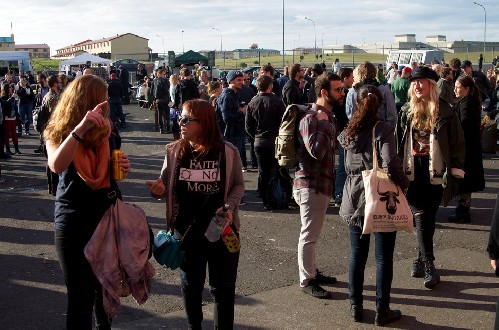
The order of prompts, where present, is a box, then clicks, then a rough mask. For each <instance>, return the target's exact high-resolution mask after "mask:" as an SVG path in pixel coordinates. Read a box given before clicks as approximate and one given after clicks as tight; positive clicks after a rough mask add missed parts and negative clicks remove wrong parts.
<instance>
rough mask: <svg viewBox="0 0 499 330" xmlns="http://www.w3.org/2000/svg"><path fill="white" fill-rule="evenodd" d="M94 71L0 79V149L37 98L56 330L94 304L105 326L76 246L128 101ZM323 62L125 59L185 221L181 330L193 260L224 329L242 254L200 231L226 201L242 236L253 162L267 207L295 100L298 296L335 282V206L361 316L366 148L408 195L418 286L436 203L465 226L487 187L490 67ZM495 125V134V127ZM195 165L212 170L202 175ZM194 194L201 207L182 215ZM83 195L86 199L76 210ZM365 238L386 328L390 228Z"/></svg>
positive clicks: (392, 315) (95, 211) (196, 321)
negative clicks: (60, 300) (226, 64)
mask: <svg viewBox="0 0 499 330" xmlns="http://www.w3.org/2000/svg"><path fill="white" fill-rule="evenodd" d="M99 68H100V67H98V68H95V69H91V68H86V69H84V70H83V71H82V72H81V74H75V77H74V79H73V81H72V82H70V83H68V79H67V77H66V76H65V75H64V74H57V75H53V76H50V77H46V76H45V75H43V74H39V75H37V77H36V81H34V80H33V79H34V77H33V76H32V75H31V73H28V72H27V73H26V74H24V73H23V74H22V75H21V73H20V75H19V76H17V77H15V76H14V75H13V74H11V73H8V74H6V75H5V77H4V79H3V80H2V81H1V89H0V106H1V109H2V115H1V116H0V119H1V120H0V146H1V150H0V158H2V159H7V158H10V157H11V156H12V155H13V154H14V153H15V154H20V153H21V150H20V146H19V138H18V132H21V133H23V134H25V135H30V134H31V133H30V128H31V124H32V116H31V114H32V111H33V109H34V108H38V107H39V108H40V111H38V112H37V127H36V130H37V131H38V132H40V148H39V149H37V150H35V152H36V153H44V154H45V156H46V157H47V159H48V161H47V163H48V166H47V180H48V187H49V193H51V194H53V195H54V196H56V212H55V223H56V231H55V242H56V249H57V253H58V255H59V259H60V263H61V267H62V269H63V274H64V279H65V281H66V286H67V290H68V313H67V324H68V328H73V327H82V326H85V327H86V328H90V327H91V316H92V310H93V308H94V307H95V314H96V320H97V326H98V328H109V326H110V320H109V319H108V318H106V317H105V313H104V311H103V306H102V300H101V298H102V297H100V298H99V295H102V288H101V285H100V284H99V283H98V281H97V280H96V278H95V275H94V274H93V273H92V271H91V268H90V266H89V265H88V262H87V261H86V260H85V258H84V255H83V249H84V247H85V245H86V243H87V242H88V240H89V239H90V237H91V235H92V233H93V231H94V230H95V228H96V226H97V224H98V223H99V221H100V218H101V217H102V214H103V213H104V212H105V210H106V208H107V207H108V206H109V205H110V204H111V203H112V202H113V198H121V193H120V191H119V188H118V185H117V183H116V181H115V180H114V179H113V178H112V177H110V171H111V170H110V165H109V156H110V152H112V151H113V150H115V149H119V148H120V144H121V139H120V133H119V131H118V128H121V129H124V128H126V127H127V123H126V116H125V114H124V112H123V107H122V105H123V104H127V103H129V102H130V101H129V99H128V96H129V95H128V88H129V81H128V79H129V74H128V72H127V71H126V70H125V69H124V68H118V71H117V72H114V71H113V72H110V75H109V77H101V74H98V73H100V72H101V71H102V70H99ZM333 68H334V72H332V71H333V70H331V71H328V70H327V68H326V67H325V65H323V64H322V65H321V64H316V65H314V66H312V67H308V68H304V67H302V66H301V65H300V64H291V65H289V66H288V67H286V68H285V69H284V75H283V76H281V77H277V76H276V74H275V72H276V71H275V69H274V68H273V67H272V66H271V65H270V64H268V65H264V66H262V67H261V69H260V70H259V71H257V72H256V73H255V74H254V76H250V75H249V74H247V73H245V72H243V71H240V70H230V71H229V72H227V74H226V75H225V76H224V77H223V79H221V80H219V81H210V80H209V78H208V74H207V72H206V70H205V69H203V65H202V63H201V64H200V65H198V66H197V67H195V68H194V69H191V68H189V67H181V68H180V71H179V74H178V75H177V74H173V73H172V72H171V70H170V69H169V68H168V67H166V66H164V67H161V68H159V69H157V70H155V72H154V73H153V75H152V77H149V76H148V75H147V72H146V71H144V68H143V67H141V66H139V67H138V69H137V72H136V78H137V80H138V82H139V85H140V87H139V88H138V91H137V99H138V100H139V104H140V105H141V106H142V107H145V108H147V109H150V110H151V111H152V114H153V116H154V126H153V127H152V129H153V130H154V131H157V132H159V133H160V134H167V133H171V134H172V136H173V139H174V141H173V142H172V143H170V144H168V145H167V148H166V155H165V161H164V165H163V169H162V171H161V173H160V176H159V178H158V179H157V180H155V181H148V182H146V184H147V185H148V186H149V189H150V192H151V195H152V196H153V197H155V198H166V201H167V202H166V205H167V217H166V220H167V226H168V229H169V230H172V231H173V232H174V233H175V235H176V236H177V238H180V237H182V236H183V235H184V234H185V232H186V231H187V230H188V228H190V221H191V219H193V218H194V219H196V227H195V230H194V231H193V234H191V236H192V237H193V238H191V239H190V240H189V241H188V242H187V243H186V244H185V245H184V249H185V252H186V253H185V258H184V261H183V263H182V265H181V267H180V269H181V271H180V278H181V288H182V296H183V299H184V305H185V311H186V314H187V319H188V324H189V327H190V328H195V329H198V328H201V321H202V319H203V315H202V309H201V306H202V299H201V298H202V290H203V287H204V283H205V280H206V266H208V271H209V284H210V291H211V293H212V294H213V295H214V297H215V326H216V327H219V328H224V329H225V328H232V326H233V322H234V297H235V288H236V278H237V268H238V263H239V252H237V253H231V252H229V251H228V250H227V249H226V248H225V246H224V243H223V242H221V241H220V240H219V241H217V242H209V241H208V240H207V239H206V238H205V237H204V232H205V231H206V228H207V226H208V225H209V222H210V220H211V218H212V217H213V215H214V214H215V213H216V212H220V211H221V210H222V208H223V206H224V205H225V204H227V205H228V211H227V212H228V218H229V223H230V224H231V226H232V228H233V230H234V231H235V232H236V234H237V235H239V226H240V222H241V219H240V216H239V214H238V208H239V206H241V205H244V199H243V197H244V178H243V173H244V172H246V171H250V170H252V169H257V170H258V188H257V195H258V196H259V197H260V198H261V199H262V202H263V203H262V204H263V210H265V211H269V210H272V207H271V204H270V201H269V198H270V196H269V195H268V194H267V187H268V186H269V183H270V181H271V180H272V178H274V177H279V178H280V179H281V180H283V181H286V180H288V181H289V178H290V177H291V176H290V175H291V174H290V173H288V171H284V172H285V173H283V169H282V168H279V164H278V162H277V160H276V158H275V148H276V145H275V144H276V142H275V141H276V137H277V135H278V131H279V127H280V125H281V120H282V117H283V114H284V113H285V111H286V108H287V107H289V106H291V105H302V106H304V108H306V109H307V110H304V114H303V116H302V117H300V118H299V121H298V124H297V130H296V156H297V160H298V162H297V165H296V168H295V169H294V178H293V179H292V181H289V182H288V184H289V188H286V189H285V190H287V191H286V193H287V194H288V195H289V198H290V199H291V200H292V202H291V204H292V205H295V206H296V207H297V208H299V215H300V221H301V229H300V233H299V235H298V278H299V284H300V287H301V290H302V291H303V292H304V293H306V294H309V295H311V296H312V297H315V298H320V299H324V298H328V297H330V292H328V291H327V290H326V289H324V288H323V286H322V285H324V284H329V285H331V284H334V283H336V278H335V277H334V276H330V275H327V274H324V273H322V272H321V271H320V270H319V267H318V265H317V263H316V254H317V242H318V240H319V238H320V233H321V230H322V226H323V223H324V220H325V217H326V211H327V209H328V207H329V204H330V202H331V201H333V203H334V205H335V206H337V207H339V208H340V211H339V214H340V216H341V218H342V219H343V220H344V223H345V225H347V226H348V232H349V237H350V246H351V251H350V256H349V286H348V290H349V298H350V304H351V305H350V309H349V310H350V313H351V316H352V319H353V320H354V321H355V322H360V321H362V320H363V315H364V301H363V285H364V270H365V266H366V262H367V257H368V252H369V245H370V236H371V235H369V234H367V235H366V234H362V226H363V222H364V207H365V191H364V188H363V185H362V175H361V173H362V171H363V170H367V169H371V168H372V167H373V159H372V155H373V146H374V148H376V150H374V151H375V152H377V154H378V155H379V159H380V164H379V165H380V166H382V167H384V168H385V169H386V171H387V173H388V175H389V176H390V178H391V179H392V180H393V181H394V182H395V183H396V184H397V185H398V186H399V187H400V188H401V190H402V191H403V193H404V194H406V197H407V200H408V202H409V204H410V205H411V207H412V211H413V214H414V223H415V227H416V233H417V235H416V236H417V242H415V245H416V246H417V255H416V258H415V259H414V262H413V265H412V268H411V270H410V274H408V275H410V276H412V277H416V278H423V285H424V286H425V287H426V288H429V289H432V288H434V287H436V286H437V285H438V283H439V282H440V274H439V273H438V271H437V270H436V268H435V265H434V260H435V254H434V250H433V249H434V244H433V240H434V233H435V220H436V219H435V217H436V213H437V211H438V209H439V206H440V205H441V204H443V205H444V206H446V205H448V203H449V202H450V201H451V200H453V199H455V200H456V201H457V207H456V209H455V210H454V213H453V214H452V215H451V216H450V217H449V219H448V220H449V221H450V222H454V223H469V222H471V221H472V214H471V212H470V208H471V202H472V193H473V192H478V191H481V190H483V189H484V187H485V177H484V170H483V163H482V144H485V143H483V137H482V131H483V130H484V127H485V124H488V123H489V122H490V121H493V122H494V121H495V118H496V117H497V116H496V114H497V112H498V110H497V86H498V85H499V84H497V78H496V76H495V74H494V72H493V71H491V70H488V71H487V72H486V73H484V72H483V71H482V70H481V69H479V70H473V66H472V63H471V62H469V61H463V62H461V61H460V60H459V59H457V58H455V59H452V60H451V61H449V64H448V65H447V64H445V63H436V62H435V63H432V65H430V66H425V65H420V64H418V63H414V64H413V65H412V66H411V67H398V66H397V64H396V63H393V64H392V65H391V67H390V68H389V69H388V70H387V72H386V74H384V73H383V74H380V68H379V67H378V68H377V67H376V66H375V65H373V64H372V63H370V62H364V63H361V64H359V65H358V66H357V67H355V68H348V67H345V66H342V65H341V64H340V63H339V61H337V62H335V65H334V67H333ZM123 77H125V78H126V79H125V78H123ZM103 78H108V79H107V80H104V79H103ZM32 86H33V87H32ZM486 100H487V101H488V102H485V101H486ZM482 104H483V105H484V106H482ZM482 111H483V113H482ZM482 114H485V115H486V116H484V119H482ZM18 126H19V131H17V129H18V128H17V127H18ZM494 127H495V130H497V123H496V124H495V126H494ZM483 136H485V134H483ZM494 136H495V141H494V142H495V143H497V134H496V135H494ZM373 139H374V140H375V143H374V144H373V143H371V141H373ZM11 140H12V144H13V148H14V152H12V150H11V148H10V141H11ZM247 144H249V159H247V154H248V153H247V149H246V147H247ZM494 146H495V144H494ZM494 152H495V149H494ZM336 154H338V157H337V160H338V163H337V164H335V160H336ZM119 166H120V167H121V169H122V170H123V171H124V172H128V171H129V170H130V168H131V166H130V162H129V161H128V158H127V156H126V155H124V156H123V157H122V160H121V161H120V163H119ZM198 172H199V173H198ZM201 172H203V173H205V172H209V173H210V175H209V178H205V177H204V176H203V175H202V174H201ZM185 173H189V176H186V174H185ZM215 173H216V175H215ZM198 174H199V175H198ZM208 185H210V187H208ZM81 196H84V199H83V200H82V199H81ZM344 196H349V197H348V198H343V197H344ZM193 201H194V202H195V203H197V204H200V205H201V204H202V205H203V207H202V208H201V209H192V207H190V206H191V205H192V202H193ZM203 201H206V203H203ZM88 203H92V205H96V207H95V208H92V209H88V208H85V205H88ZM373 236H374V239H375V259H376V268H377V269H376V315H375V324H376V325H384V324H387V323H390V322H393V321H395V320H398V319H399V318H400V317H401V315H402V313H401V312H400V311H399V310H395V309H391V308H390V291H391V284H392V278H393V252H394V249H395V244H396V232H388V233H375V234H374V235H373ZM494 265H495V264H494ZM494 265H493V266H494Z"/></svg>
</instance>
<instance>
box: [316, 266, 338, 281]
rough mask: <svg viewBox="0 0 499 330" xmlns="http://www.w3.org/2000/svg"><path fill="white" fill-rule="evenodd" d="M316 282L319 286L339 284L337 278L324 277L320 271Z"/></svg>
mask: <svg viewBox="0 0 499 330" xmlns="http://www.w3.org/2000/svg"><path fill="white" fill-rule="evenodd" d="M315 281H316V282H317V284H334V283H336V282H337V280H336V277H334V276H327V275H324V274H322V273H321V272H320V271H319V270H318V269H317V275H315Z"/></svg>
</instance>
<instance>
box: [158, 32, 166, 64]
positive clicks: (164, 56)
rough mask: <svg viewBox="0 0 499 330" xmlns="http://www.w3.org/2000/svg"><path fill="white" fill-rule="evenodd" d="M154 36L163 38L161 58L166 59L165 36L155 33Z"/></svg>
mask: <svg viewBox="0 0 499 330" xmlns="http://www.w3.org/2000/svg"><path fill="white" fill-rule="evenodd" d="M156 37H160V38H161V39H163V58H165V59H166V55H165V54H166V49H165V37H163V36H160V35H159V34H156Z"/></svg>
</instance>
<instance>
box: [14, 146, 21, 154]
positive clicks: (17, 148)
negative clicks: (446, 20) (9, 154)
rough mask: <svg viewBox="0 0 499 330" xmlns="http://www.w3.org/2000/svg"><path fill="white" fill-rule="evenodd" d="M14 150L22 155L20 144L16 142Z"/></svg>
mask: <svg viewBox="0 0 499 330" xmlns="http://www.w3.org/2000/svg"><path fill="white" fill-rule="evenodd" d="M14 151H15V152H16V155H20V154H21V151H19V145H18V144H14Z"/></svg>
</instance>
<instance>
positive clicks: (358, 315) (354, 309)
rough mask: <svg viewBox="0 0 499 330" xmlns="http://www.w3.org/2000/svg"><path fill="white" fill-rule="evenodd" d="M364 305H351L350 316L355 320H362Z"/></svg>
mask: <svg viewBox="0 0 499 330" xmlns="http://www.w3.org/2000/svg"><path fill="white" fill-rule="evenodd" d="M363 313H364V306H362V305H350V316H352V319H353V321H354V322H362V319H363V315H362V314H363Z"/></svg>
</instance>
